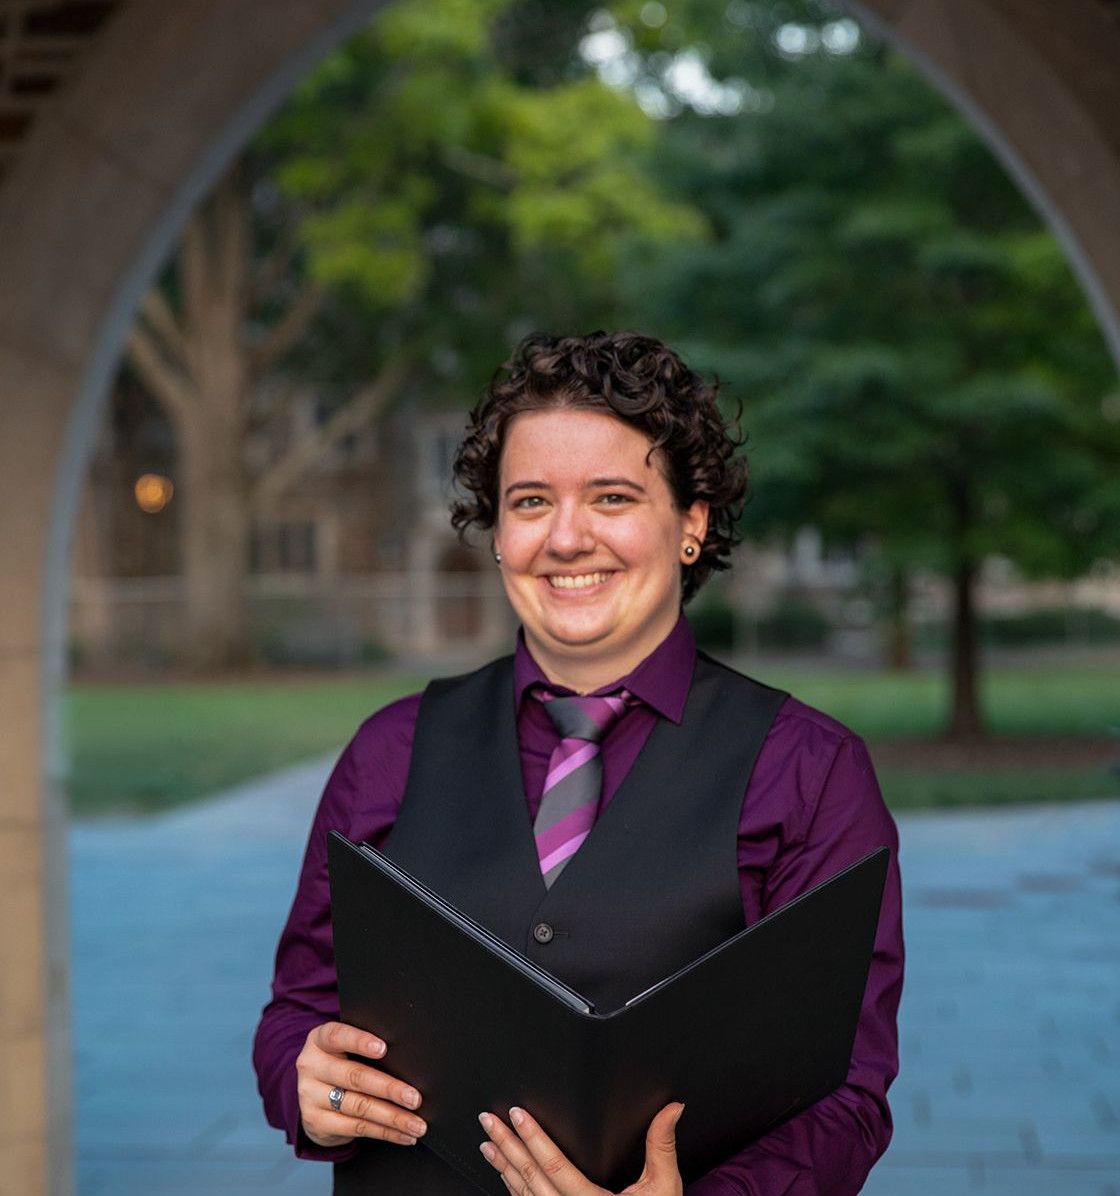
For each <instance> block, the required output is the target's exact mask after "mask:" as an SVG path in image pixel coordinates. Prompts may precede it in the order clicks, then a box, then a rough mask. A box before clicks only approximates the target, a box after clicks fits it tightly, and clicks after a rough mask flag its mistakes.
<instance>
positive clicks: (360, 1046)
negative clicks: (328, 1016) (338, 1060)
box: [310, 1022, 388, 1059]
mask: <svg viewBox="0 0 1120 1196" xmlns="http://www.w3.org/2000/svg"><path fill="white" fill-rule="evenodd" d="M310 1038H311V1041H312V1042H313V1043H314V1044H315V1045H316V1046H317V1047H318V1048H319V1049H320V1050H321V1051H326V1052H327V1054H328V1055H345V1054H347V1053H348V1052H349V1053H352V1054H355V1055H365V1057H366V1058H367V1059H380V1058H381V1056H382V1055H384V1054H385V1051H386V1050H387V1049H388V1048H387V1046H386V1044H385V1041H384V1039H381V1038H378V1037H377V1035H376V1034H370V1033H369V1032H368V1031H367V1030H359V1029H358V1027H357V1026H348V1025H347V1024H346V1023H345V1022H324V1023H323V1024H322V1025H321V1026H316V1027H315V1029H314V1030H312V1031H311V1035H310Z"/></svg>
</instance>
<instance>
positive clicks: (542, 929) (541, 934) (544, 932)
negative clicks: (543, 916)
mask: <svg viewBox="0 0 1120 1196" xmlns="http://www.w3.org/2000/svg"><path fill="white" fill-rule="evenodd" d="M552 934H553V931H552V927H551V926H549V924H548V923H547V922H538V923H537V924H536V926H534V927H533V938H535V939H536V940H537V942H538V943H551V942H552Z"/></svg>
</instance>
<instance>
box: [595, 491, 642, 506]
mask: <svg viewBox="0 0 1120 1196" xmlns="http://www.w3.org/2000/svg"><path fill="white" fill-rule="evenodd" d="M596 501H597V502H600V503H602V505H603V506H605V507H621V506H625V505H627V504H628V503H632V502H633V501H634V500H633V498H631V497H630V495H629V494H619V493H617V492H616V491H613V490H612V491H611V492H609V493H607V494H600V495H599V497H598V499H597V500H596Z"/></svg>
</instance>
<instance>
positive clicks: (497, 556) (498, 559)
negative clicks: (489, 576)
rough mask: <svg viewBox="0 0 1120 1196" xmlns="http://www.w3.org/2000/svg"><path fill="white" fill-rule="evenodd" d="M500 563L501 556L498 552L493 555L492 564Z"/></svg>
mask: <svg viewBox="0 0 1120 1196" xmlns="http://www.w3.org/2000/svg"><path fill="white" fill-rule="evenodd" d="M501 563H502V554H501V553H500V552H496V553H494V564H495V565H500V564H501Z"/></svg>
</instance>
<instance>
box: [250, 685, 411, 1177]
mask: <svg viewBox="0 0 1120 1196" xmlns="http://www.w3.org/2000/svg"><path fill="white" fill-rule="evenodd" d="M418 710H419V695H416V696H414V697H412V698H404V699H402V700H401V701H399V702H394V703H393V705H391V706H387V707H386V708H385V709H384V710H382V711H379V712H378V713H377V714H375V715H373V717H372V718H369V719H367V720H366V722H364V723H363V724H362V726H361V727H360V728H359V730H358V733H357V734H356V735H355V736H354V738H353V739H352V740H351V742H350V743H349V744H348V745H347V747H346V749H345V750H344V751H343V753H342V755H341V756H340V757H339V760H338V763H337V764H336V765H335V767H334V771H333V772H332V773H331V776H330V779H329V780H328V781H327V785H326V788H325V789H324V790H323V796H322V798H321V800H320V802H319V808H318V810H317V812H316V814H315V820H314V822H313V823H312V826H311V834H310V836H309V838H308V842H307V851H306V853H305V855H304V859H303V868H302V870H301V872H300V877H299V885H298V888H297V890H296V896H295V900H294V901H293V903H292V909H291V912H290V913H289V915H288V921H287V924H286V925H285V927H284V930H283V933H282V934H281V936H280V944H279V946H278V947H277V949H276V972H275V976H274V978H273V983H272V1000H271V1001H270V1002H269V1003H268V1004H267V1005H266V1006H265V1008H264V1012H263V1013H262V1014H261V1020H260V1023H259V1025H258V1026H257V1033H256V1037H255V1039H254V1041H253V1065H254V1067H255V1068H256V1071H257V1087H258V1089H259V1090H260V1094H261V1098H262V1100H263V1101H264V1111H265V1117H266V1118H267V1119H268V1123H269V1124H270V1125H273V1126H275V1127H276V1128H277V1129H282V1130H283V1131H284V1132H285V1134H286V1136H287V1139H288V1141H289V1142H290V1143H291V1144H292V1146H294V1147H295V1152H296V1155H297V1156H298V1157H299V1158H303V1159H328V1160H335V1161H340V1160H342V1159H345V1158H347V1157H349V1156H350V1155H351V1154H353V1152H354V1149H355V1148H354V1147H353V1146H352V1145H346V1146H339V1147H333V1148H327V1147H322V1146H316V1145H315V1143H314V1142H312V1141H311V1140H310V1138H308V1137H307V1135H306V1134H305V1133H304V1132H303V1128H302V1126H301V1122H300V1111H299V1096H298V1094H297V1091H296V1069H295V1061H296V1057H297V1056H298V1055H299V1053H300V1051H301V1050H302V1049H303V1044H304V1042H305V1041H306V1039H307V1035H308V1034H309V1033H310V1032H311V1030H313V1029H314V1028H315V1027H316V1026H318V1025H321V1024H322V1023H323V1022H329V1021H337V1020H338V1017H339V1012H338V985H337V981H336V978H335V970H334V947H333V942H332V938H331V916H330V887H329V883H328V878H327V833H328V831H331V830H338V831H341V832H342V833H343V834H345V835H346V836H347V837H348V838H350V839H352V840H362V839H364V840H366V841H367V842H370V843H373V844H374V845H375V846H376V845H379V844H381V843H383V842H384V840H385V838H386V837H387V836H388V833H389V830H390V828H391V827H392V825H393V822H394V821H395V819H396V816H397V811H398V810H399V808H400V801H401V797H402V795H403V793H404V786H405V782H406V780H407V778H408V764H409V759H410V756H411V751H412V734H413V730H414V729H415V725H416V715H417V712H418Z"/></svg>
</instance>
